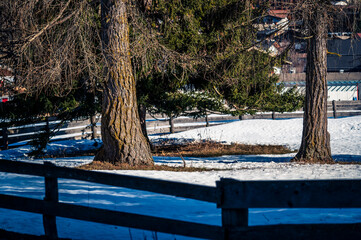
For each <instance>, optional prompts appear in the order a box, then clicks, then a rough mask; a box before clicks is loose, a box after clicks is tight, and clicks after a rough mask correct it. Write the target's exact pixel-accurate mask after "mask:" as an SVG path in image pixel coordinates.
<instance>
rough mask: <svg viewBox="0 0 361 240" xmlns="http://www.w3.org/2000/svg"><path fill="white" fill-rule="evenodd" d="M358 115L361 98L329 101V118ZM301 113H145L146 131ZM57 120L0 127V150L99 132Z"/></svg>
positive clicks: (85, 123)
mask: <svg viewBox="0 0 361 240" xmlns="http://www.w3.org/2000/svg"><path fill="white" fill-rule="evenodd" d="M355 115H361V101H333V102H328V117H335V118H337V117H345V116H355ZM301 117H303V112H302V111H298V112H286V113H272V112H269V113H256V114H255V115H244V116H242V117H235V116H231V115H220V114H219V115H216V114H212V115H209V116H207V117H204V118H197V119H195V118H192V117H178V118H174V119H169V118H164V117H162V116H158V117H157V118H152V117H151V116H148V118H147V121H146V124H147V131H148V134H163V133H170V132H180V131H185V130H190V129H194V128H200V127H206V126H215V125H219V124H224V123H228V122H232V121H238V120H239V119H242V120H244V119H270V118H272V119H284V118H301ZM59 123H60V121H59V120H57V119H55V118H50V119H49V120H48V121H43V122H38V123H34V124H29V125H24V126H9V127H2V129H0V149H7V148H8V146H9V144H13V143H18V145H19V143H20V144H21V143H23V145H25V144H28V141H30V140H32V139H34V138H35V137H36V136H38V135H39V133H41V132H44V131H53V130H54V129H58V130H56V131H55V132H54V134H53V135H52V138H51V140H52V141H54V140H59V139H91V138H96V137H97V136H99V134H100V117H99V116H98V117H97V118H95V117H93V118H92V119H83V120H78V121H72V122H65V123H63V124H62V125H61V126H60V127H59V126H58V125H59Z"/></svg>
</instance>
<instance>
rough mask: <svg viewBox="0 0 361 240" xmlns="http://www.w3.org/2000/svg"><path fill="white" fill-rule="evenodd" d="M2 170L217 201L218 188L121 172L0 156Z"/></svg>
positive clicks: (0, 170) (0, 169) (0, 168)
mask: <svg viewBox="0 0 361 240" xmlns="http://www.w3.org/2000/svg"><path fill="white" fill-rule="evenodd" d="M0 172H9V173H19V174H27V175H35V176H46V177H55V178H66V179H75V180H81V181H88V182H95V183H100V184H106V185H111V186H118V187H125V188H132V189H137V190H143V191H150V192H155V193H160V194H166V195H172V196H177V197H183V198H190V199H195V200H200V201H205V202H213V203H215V202H216V188H215V187H209V186H201V185H195V184H188V183H180V182H172V181H165V180H158V179H151V178H144V177H136V176H127V175H121V174H112V173H102V172H94V171H86V170H81V169H74V168H66V167H56V166H44V165H42V164H35V163H27V162H17V161H9V160H0Z"/></svg>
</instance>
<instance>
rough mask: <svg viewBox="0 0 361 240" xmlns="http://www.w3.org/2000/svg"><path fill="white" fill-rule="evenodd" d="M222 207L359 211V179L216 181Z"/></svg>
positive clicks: (219, 204)
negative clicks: (343, 209) (353, 209)
mask: <svg viewBox="0 0 361 240" xmlns="http://www.w3.org/2000/svg"><path fill="white" fill-rule="evenodd" d="M217 187H218V195H217V197H218V198H217V200H218V201H217V204H218V207H222V208H353V207H355V208H359V207H361V179H358V180H356V179H350V180H292V181H290V180H288V181H279V180H278V181H237V180H233V179H221V180H220V181H217Z"/></svg>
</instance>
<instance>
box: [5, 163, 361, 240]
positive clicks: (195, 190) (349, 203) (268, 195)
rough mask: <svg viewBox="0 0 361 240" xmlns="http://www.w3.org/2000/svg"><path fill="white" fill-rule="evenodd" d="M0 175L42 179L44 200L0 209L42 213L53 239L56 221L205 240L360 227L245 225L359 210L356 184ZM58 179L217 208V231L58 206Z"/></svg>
mask: <svg viewBox="0 0 361 240" xmlns="http://www.w3.org/2000/svg"><path fill="white" fill-rule="evenodd" d="M0 172H8V173H17V174H27V175H35V176H42V177H44V178H45V199H44V200H38V199H32V198H25V197H17V196H10V195H5V194H0V208H7V209H13V210H19V211H26V212H32V213H39V214H43V223H44V230H45V234H46V237H47V238H49V239H57V237H58V236H57V229H56V216H59V217H65V218H71V219H78V220H85V221H92V222H97V223H104V224H110V225H116V226H124V227H130V228H139V229H144V230H150V231H156V232H164V233H171V234H177V235H184V236H190V237H197V238H204V239H361V223H354V224H299V225H294V224H287V225H268V226H248V215H249V214H248V209H249V208H361V180H313V181H312V180H300V181H236V180H232V179H221V180H220V181H218V182H217V183H216V187H208V186H200V185H194V184H188V183H180V182H171V181H164V180H157V179H149V178H143V177H134V176H126V175H120V174H110V173H101V172H92V171H85V170H79V169H72V168H65V167H56V166H54V165H52V164H50V163H47V164H44V165H41V164H33V163H24V162H15V161H8V160H0ZM58 178H66V179H75V180H81V181H88V182H94V183H100V184H106V185H111V186H117V187H125V188H131V189H137V190H144V191H150V192H155V193H160V194H167V195H172V196H177V197H183V198H189V199H195V200H200V201H206V202H211V203H217V207H218V208H221V209H222V226H214V225H208V224H201V223H194V222H186V221H180V220H174V219H167V218H160V217H152V216H145V215H140V214H134V213H126V212H119V211H112V210H105V209H99V208H92V207H84V206H77V205H73V204H68V203H61V202H59V199H58V184H57V179H58Z"/></svg>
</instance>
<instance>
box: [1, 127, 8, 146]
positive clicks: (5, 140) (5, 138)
mask: <svg viewBox="0 0 361 240" xmlns="http://www.w3.org/2000/svg"><path fill="white" fill-rule="evenodd" d="M2 135H3V147H2V149H3V150H7V149H8V148H9V138H8V136H9V135H8V128H7V127H3V128H2Z"/></svg>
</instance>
